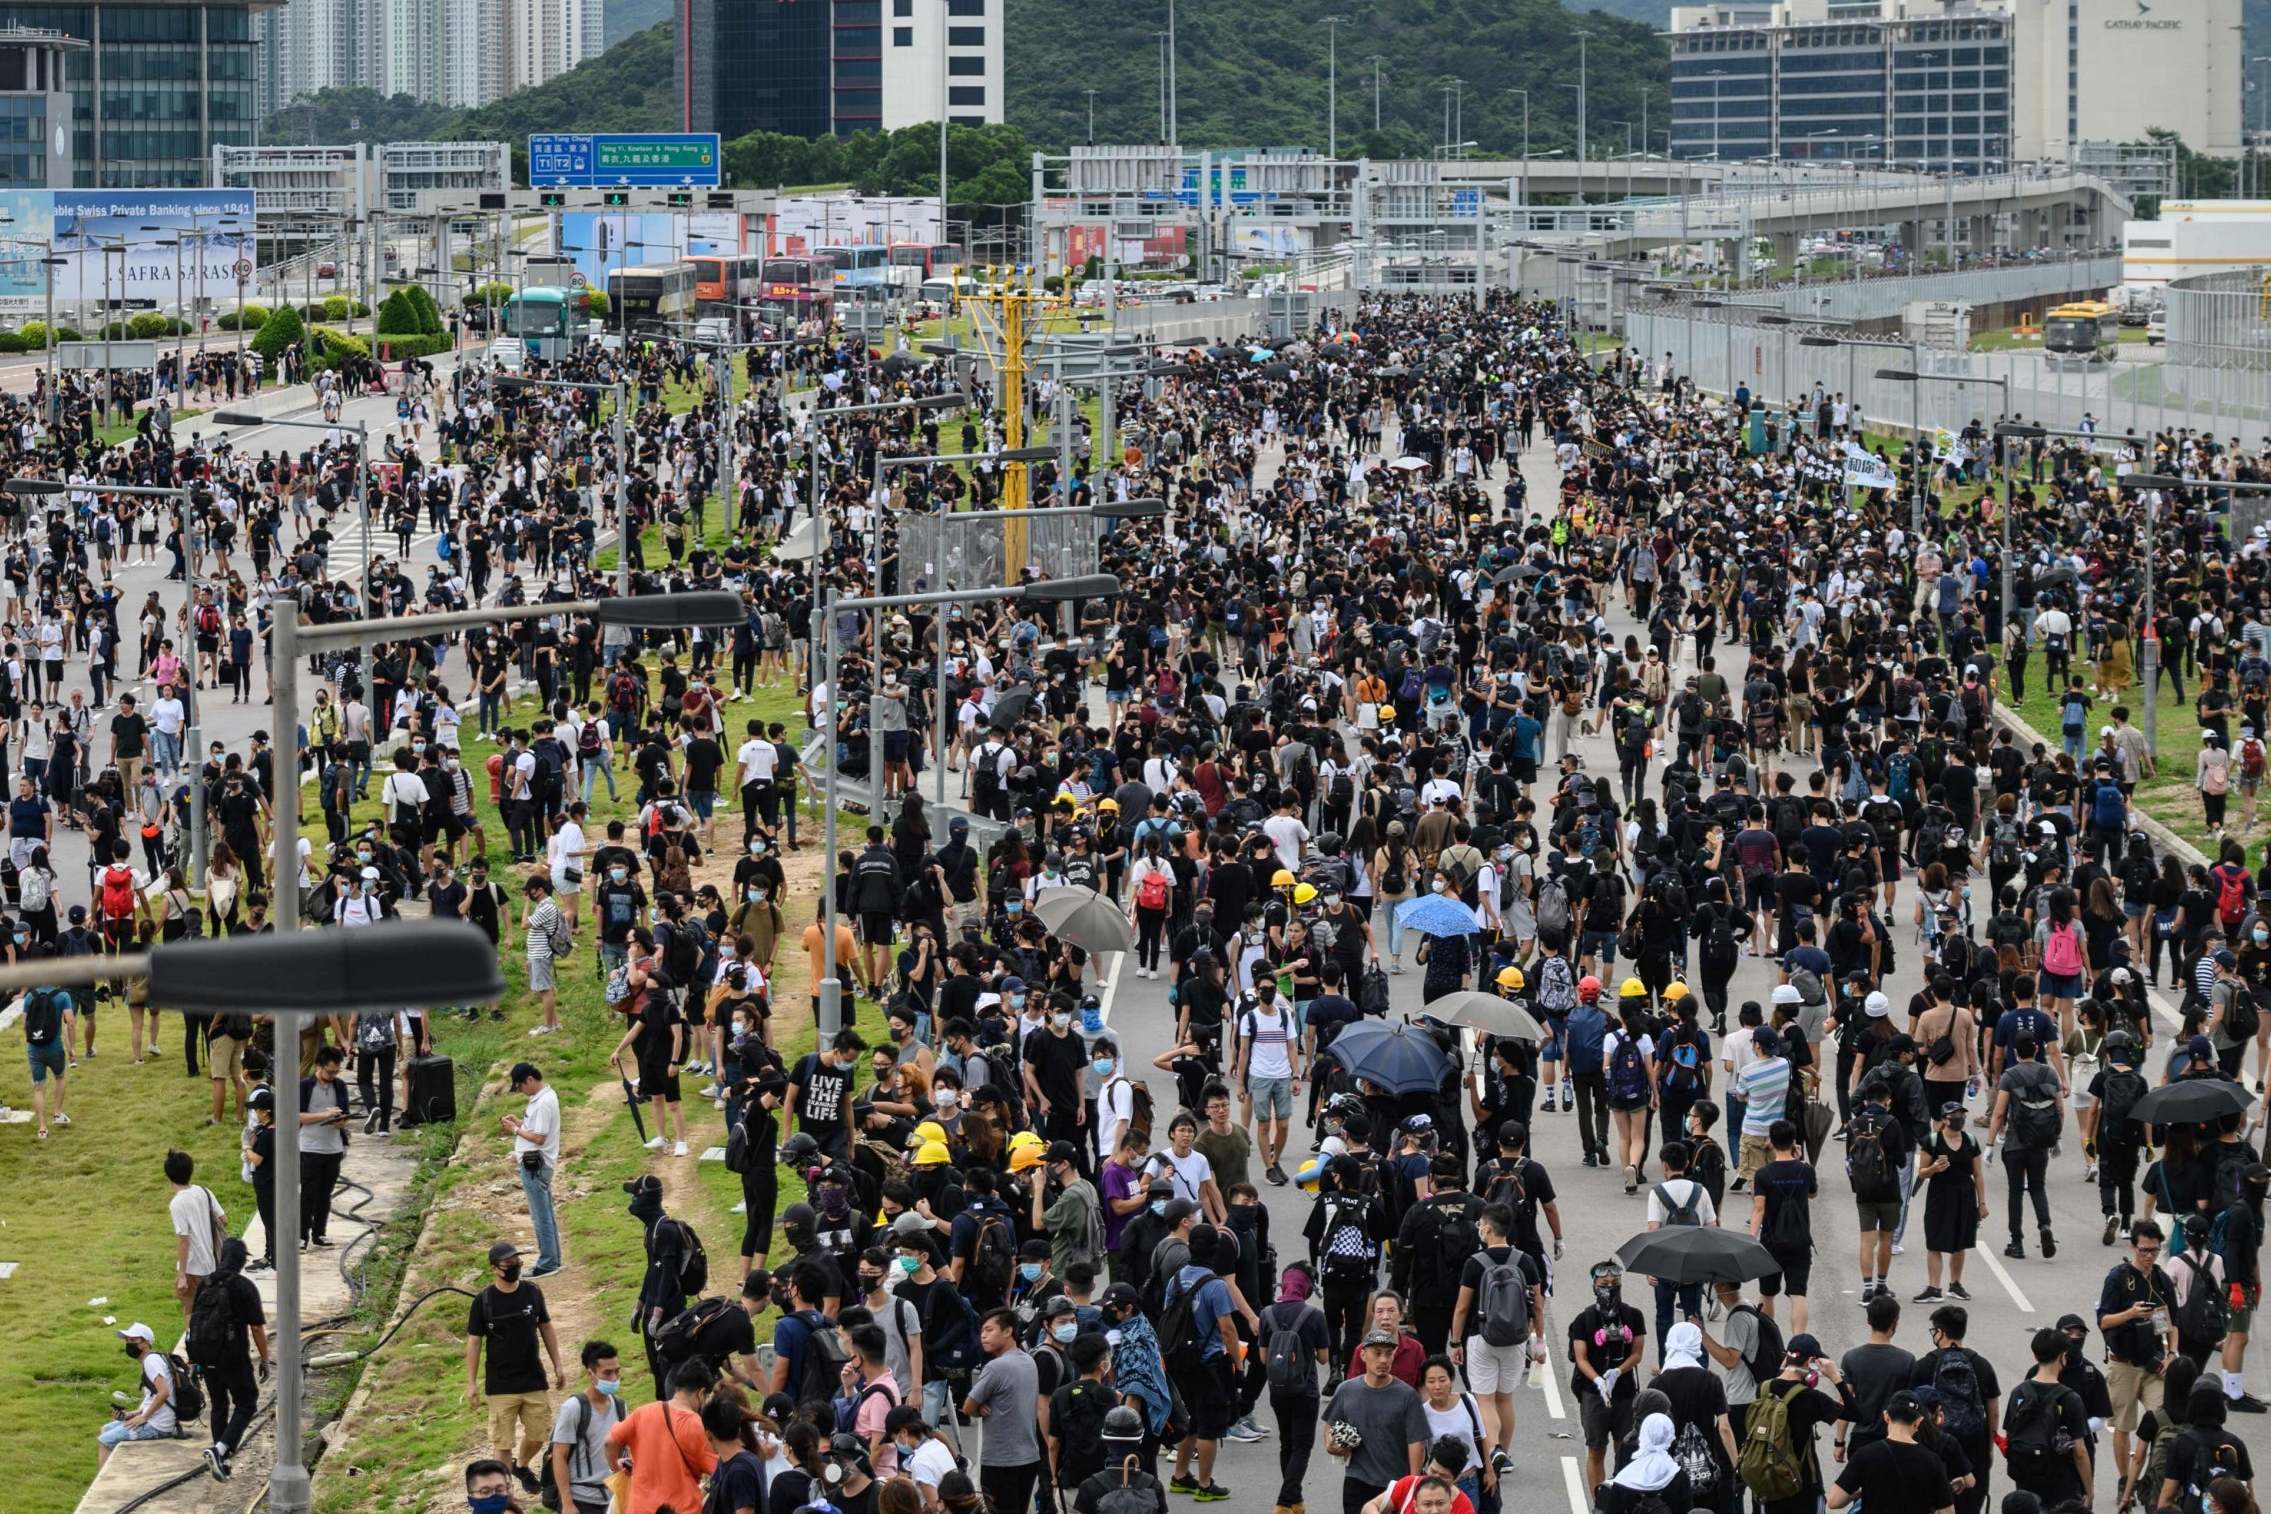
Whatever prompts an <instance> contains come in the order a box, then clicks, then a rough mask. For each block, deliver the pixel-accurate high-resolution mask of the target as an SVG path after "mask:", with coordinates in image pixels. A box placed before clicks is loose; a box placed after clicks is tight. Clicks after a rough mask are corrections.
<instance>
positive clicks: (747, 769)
mask: <svg viewBox="0 0 2271 1514" xmlns="http://www.w3.org/2000/svg"><path fill="white" fill-rule="evenodd" d="M734 755H735V756H736V757H737V758H738V759H739V761H740V763H741V781H742V783H743V785H745V786H746V785H748V784H752V783H770V782H772V781H773V773H774V771H775V770H776V769H777V768H778V767H779V765H780V760H781V753H780V748H778V747H776V746H774V745H773V744H772V743H771V742H770V741H763V740H760V739H759V738H757V737H755V736H752V737H750V738H749V739H748V740H747V741H744V742H743V743H742V744H741V750H740V751H739V752H737V753H735V754H734Z"/></svg>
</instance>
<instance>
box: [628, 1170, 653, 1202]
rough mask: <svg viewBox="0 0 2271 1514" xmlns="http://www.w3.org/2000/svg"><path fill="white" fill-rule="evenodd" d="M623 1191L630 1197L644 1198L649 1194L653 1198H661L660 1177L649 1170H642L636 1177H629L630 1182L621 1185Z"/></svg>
mask: <svg viewBox="0 0 2271 1514" xmlns="http://www.w3.org/2000/svg"><path fill="white" fill-rule="evenodd" d="M623 1191H624V1192H625V1193H627V1194H629V1195H631V1197H633V1198H644V1197H646V1196H648V1195H650V1194H651V1195H653V1196H654V1197H655V1198H661V1197H662V1179H661V1178H658V1177H656V1176H655V1175H654V1174H653V1173H651V1172H642V1173H640V1174H639V1175H638V1176H637V1177H635V1178H633V1179H631V1181H630V1182H628V1183H625V1184H624V1185H623Z"/></svg>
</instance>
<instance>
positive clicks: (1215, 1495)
mask: <svg viewBox="0 0 2271 1514" xmlns="http://www.w3.org/2000/svg"><path fill="white" fill-rule="evenodd" d="M2256 1407H2257V1408H2259V1409H2260V1408H2261V1407H2263V1406H2262V1405H2261V1404H2258V1405H2256ZM1191 1497H1192V1498H1193V1499H1195V1500H1196V1501H1198V1502H1199V1503H1221V1502H1223V1501H1224V1500H1226V1499H1227V1498H1229V1497H1230V1490H1229V1489H1228V1488H1226V1487H1224V1486H1223V1485H1222V1484H1221V1483H1218V1482H1210V1483H1208V1484H1207V1485H1206V1486H1205V1487H1203V1488H1200V1489H1198V1490H1196V1491H1195V1492H1193V1493H1192V1494H1191Z"/></svg>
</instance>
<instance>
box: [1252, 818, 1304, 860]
mask: <svg viewBox="0 0 2271 1514" xmlns="http://www.w3.org/2000/svg"><path fill="white" fill-rule="evenodd" d="M1262 833H1263V834H1264V835H1266V836H1268V837H1269V838H1270V845H1272V846H1274V847H1276V848H1277V860H1278V865H1279V866H1280V867H1283V868H1284V869H1285V870H1286V871H1288V872H1298V871H1299V870H1300V868H1301V848H1302V847H1303V846H1304V845H1306V844H1307V843H1308V840H1309V827H1307V826H1305V825H1303V824H1302V823H1301V822H1300V820H1298V819H1297V818H1295V817H1294V816H1292V815H1272V816H1270V818H1269V819H1267V820H1265V821H1263V822H1262Z"/></svg>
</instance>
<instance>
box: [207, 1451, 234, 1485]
mask: <svg viewBox="0 0 2271 1514" xmlns="http://www.w3.org/2000/svg"><path fill="white" fill-rule="evenodd" d="M205 1468H206V1470H207V1471H209V1472H211V1473H212V1474H213V1480H214V1481H215V1482H227V1481H228V1480H229V1459H228V1457H226V1456H224V1455H222V1454H221V1448H220V1447H219V1446H207V1447H206V1448H205Z"/></svg>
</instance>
